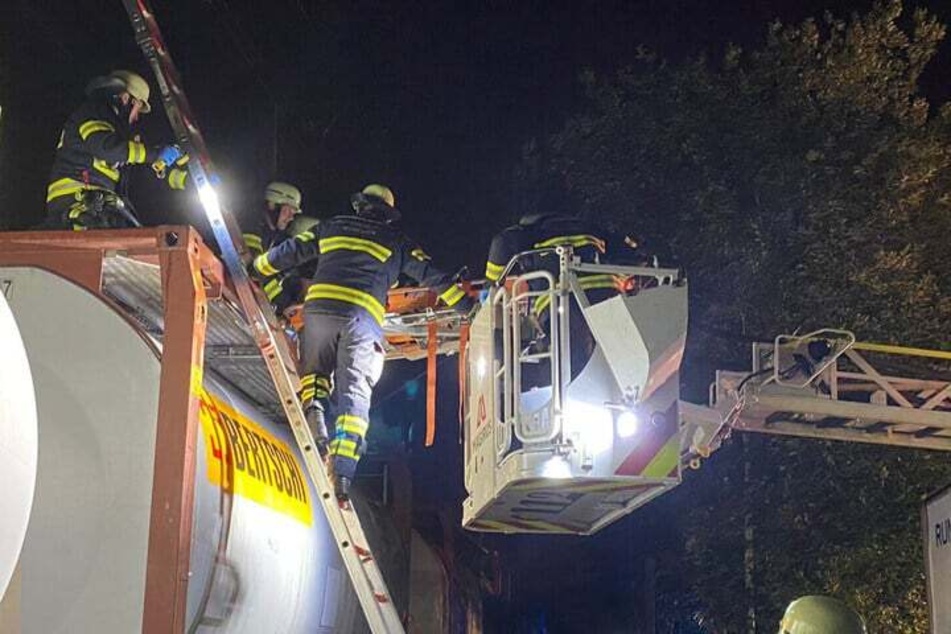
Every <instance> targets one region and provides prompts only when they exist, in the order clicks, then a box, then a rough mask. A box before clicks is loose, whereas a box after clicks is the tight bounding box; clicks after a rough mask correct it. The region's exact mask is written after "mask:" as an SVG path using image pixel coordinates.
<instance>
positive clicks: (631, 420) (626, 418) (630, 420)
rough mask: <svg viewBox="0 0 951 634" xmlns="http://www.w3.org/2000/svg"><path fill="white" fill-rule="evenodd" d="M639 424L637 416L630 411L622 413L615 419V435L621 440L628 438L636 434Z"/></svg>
mask: <svg viewBox="0 0 951 634" xmlns="http://www.w3.org/2000/svg"><path fill="white" fill-rule="evenodd" d="M640 424H641V421H640V419H639V418H638V417H637V414H635V413H634V412H632V411H630V410H626V411H623V412H621V413H620V414H618V417H617V435H618V436H620V437H621V438H629V437H631V436H633V435H634V434H636V433H637V428H638V427H640Z"/></svg>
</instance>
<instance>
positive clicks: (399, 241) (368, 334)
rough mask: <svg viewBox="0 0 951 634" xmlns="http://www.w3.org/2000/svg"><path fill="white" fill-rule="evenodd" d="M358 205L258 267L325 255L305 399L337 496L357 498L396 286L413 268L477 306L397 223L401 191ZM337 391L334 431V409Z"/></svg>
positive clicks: (374, 195) (311, 306) (309, 322)
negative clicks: (330, 419)
mask: <svg viewBox="0 0 951 634" xmlns="http://www.w3.org/2000/svg"><path fill="white" fill-rule="evenodd" d="M351 204H352V207H353V211H354V214H350V215H341V216H335V217H333V218H331V219H329V220H325V221H322V222H321V223H320V224H318V225H317V226H316V228H315V229H314V230H313V231H307V232H304V233H302V234H300V235H297V236H294V237H293V238H292V239H290V240H287V241H286V242H283V243H281V244H280V245H277V246H275V247H274V248H272V249H270V250H269V251H268V252H267V253H264V254H262V255H260V256H258V257H257V258H255V260H254V269H255V271H256V272H257V274H258V275H260V276H262V277H269V276H273V275H276V274H278V273H279V272H280V271H283V270H287V269H290V268H293V267H295V266H299V265H301V264H304V263H305V262H308V261H312V260H316V262H317V268H316V272H315V274H314V277H313V282H312V284H311V285H310V287H309V288H308V289H307V295H306V298H305V302H304V331H303V334H302V339H301V393H300V397H301V405H302V406H303V408H304V412H305V414H306V416H307V422H308V424H309V426H310V428H311V432H312V433H313V435H314V441H315V442H316V443H317V447H318V450H319V451H320V453H321V455H322V456H327V455H328V453H329V455H330V457H331V458H332V463H331V465H332V468H333V473H334V490H335V492H336V495H337V498H339V499H341V500H346V499H348V498H349V489H350V483H351V481H352V480H353V477H354V473H355V472H356V468H357V461H358V460H359V459H360V455H361V454H362V453H363V451H364V450H365V445H366V440H365V438H366V432H367V427H368V425H369V413H370V396H371V393H372V391H373V386H374V385H375V384H376V382H377V379H379V377H380V373H381V372H382V370H383V360H384V351H383V328H382V325H383V317H384V314H385V311H386V309H385V306H386V296H387V291H388V290H389V288H390V287H391V286H393V284H394V283H395V282H396V281H397V279H398V277H399V276H400V274H404V275H406V276H408V277H410V278H412V279H413V280H415V281H417V282H419V283H420V284H422V285H424V286H428V287H430V288H433V289H435V290H436V292H437V293H439V294H440V295H439V297H440V299H441V300H442V301H443V302H445V303H446V304H447V305H448V306H451V307H453V308H456V309H457V310H460V311H463V312H468V311H469V310H470V309H471V307H472V303H473V302H472V300H471V299H470V298H469V297H468V296H466V295H465V293H464V292H463V290H462V289H461V288H460V287H459V286H458V285H457V284H454V283H453V281H452V279H451V278H450V276H449V275H447V274H446V273H444V272H443V271H441V270H439V269H437V268H436V267H435V266H433V265H432V263H431V262H430V258H429V256H427V255H426V253H425V252H424V251H423V250H422V249H421V248H419V246H417V244H416V243H415V242H412V241H410V240H409V238H407V237H406V235H404V234H403V232H402V231H400V230H399V229H398V228H397V227H396V226H395V223H396V221H397V220H398V219H399V217H400V214H399V211H397V209H396V208H395V206H394V204H395V200H394V197H393V192H391V191H390V190H389V188H387V187H384V186H382V185H368V186H367V187H365V188H364V189H363V191H362V192H359V193H357V194H354V195H353V196H352V198H351ZM332 392H333V393H335V394H336V402H337V417H336V421H335V429H334V434H333V439H332V440H331V437H330V434H329V433H328V430H327V424H326V420H325V413H326V411H327V408H328V404H329V400H330V395H331V393H332Z"/></svg>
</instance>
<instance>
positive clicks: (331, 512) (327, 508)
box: [123, 0, 403, 633]
mask: <svg viewBox="0 0 951 634" xmlns="http://www.w3.org/2000/svg"><path fill="white" fill-rule="evenodd" d="M123 4H124V5H125V8H126V11H127V12H128V14H129V19H130V21H131V23H132V28H133V30H134V32H135V38H136V42H137V43H138V44H139V46H140V48H141V49H142V52H143V53H144V55H145V57H146V59H147V60H148V62H149V65H150V66H151V67H152V70H153V72H154V74H155V79H156V81H157V82H158V86H159V90H160V92H161V95H162V103H163V105H164V107H165V111H166V113H167V114H168V119H169V123H170V124H171V126H172V130H173V131H174V133H175V136H176V139H177V141H178V142H179V143H180V144H181V145H182V146H183V147H184V148H185V149H186V151H187V152H188V153H189V155H190V156H191V158H192V160H191V161H189V163H188V169H189V175H190V176H191V178H192V181H193V182H194V184H195V187H196V188H197V190H198V196H199V198H200V199H201V203H202V206H203V208H204V211H205V214H206V216H207V218H208V221H209V223H210V225H211V229H212V231H213V232H214V236H215V239H216V241H217V243H218V245H219V248H220V250H221V257H222V259H223V260H224V263H225V266H226V267H227V269H228V272H229V274H230V276H231V280H232V283H233V285H234V290H235V292H236V295H237V297H238V300H239V302H240V304H241V307H242V309H243V311H244V315H245V318H246V319H247V321H248V324H249V326H250V327H251V330H252V332H253V334H254V338H255V342H256V344H257V346H258V348H259V349H260V351H261V355H262V357H263V358H264V361H265V363H266V364H267V368H268V371H269V373H270V375H271V377H272V379H273V382H274V387H275V389H276V391H277V393H278V395H279V397H280V400H281V403H282V405H283V408H284V412H285V414H286V416H287V420H288V422H289V423H290V426H291V429H292V431H293V433H294V438H295V439H296V441H297V443H298V445H299V446H300V449H301V454H302V456H303V458H304V462H305V464H306V465H307V470H308V473H309V474H310V477H311V479H312V481H313V483H314V487H315V489H316V490H317V493H318V497H319V498H320V502H321V507H322V508H323V511H324V514H325V515H326V517H327V521H328V523H329V525H330V528H331V532H332V533H333V535H334V538H335V541H336V543H337V548H338V550H339V552H340V556H341V558H342V559H343V562H344V564H345V566H346V569H347V572H348V573H349V576H350V579H351V581H352V582H353V585H354V589H355V591H356V594H357V597H358V598H359V600H360V604H361V607H362V608H363V612H364V614H365V615H366V619H367V622H368V624H369V626H370V629H371V630H372V631H373V632H374V633H394V632H403V625H402V623H401V621H400V618H399V615H398V613H397V611H396V608H395V606H394V605H393V602H392V600H391V598H390V594H389V591H388V590H387V587H386V583H385V582H384V580H383V575H382V573H381V572H380V569H379V567H378V565H377V563H376V559H375V558H374V557H373V554H372V553H371V551H370V548H369V545H368V543H367V539H366V536H365V535H364V532H363V528H362V527H361V525H360V520H359V518H358V517H357V515H356V512H355V511H354V509H353V507H352V506H351V505H350V504H341V503H338V501H337V499H336V497H335V496H334V494H333V487H332V485H331V482H330V479H329V477H328V474H327V472H326V469H325V466H324V463H323V462H322V460H321V459H320V458H319V456H318V453H317V452H316V451H315V450H314V449H315V444H314V441H313V437H312V436H311V433H310V429H309V428H308V426H307V424H306V420H305V418H304V413H303V411H302V409H301V406H300V402H299V401H298V399H297V395H296V392H297V388H298V385H299V380H298V377H297V375H296V370H295V364H294V361H293V358H292V357H291V354H290V350H289V348H288V347H287V345H286V343H285V341H284V339H283V338H282V336H281V334H280V327H279V326H278V324H277V320H276V318H275V316H274V315H273V313H272V311H271V308H270V305H269V304H268V303H267V301H266V299H265V298H264V296H263V294H262V293H261V292H260V290H258V289H257V288H256V287H255V285H253V284H252V283H251V280H250V278H249V277H248V273H247V271H246V269H245V262H246V260H247V257H248V251H247V247H246V246H245V244H244V241H243V239H242V238H241V231H240V228H239V226H238V224H237V222H236V221H235V219H234V216H233V215H232V214H231V213H230V212H229V211H228V210H227V209H225V208H224V206H223V205H222V203H221V201H220V200H219V199H218V196H217V194H216V192H215V185H216V184H217V183H218V178H217V176H216V174H215V170H214V166H213V164H212V161H211V157H210V155H209V153H208V149H207V147H206V146H205V142H204V138H203V137H202V134H201V131H200V130H199V128H198V123H197V120H196V119H195V117H194V115H193V113H192V110H191V107H190V105H189V103H188V99H187V98H186V96H185V92H184V89H183V87H182V83H181V80H180V77H179V75H178V71H177V70H176V68H175V65H174V64H173V62H172V58H171V55H170V54H169V51H168V49H167V48H166V46H165V42H164V39H163V38H162V35H161V32H160V30H159V27H158V24H157V22H156V20H155V15H154V13H153V11H152V9H151V7H150V5H149V3H148V2H147V1H146V0H123ZM314 599H315V600H316V599H317V598H316V597H315V598H314Z"/></svg>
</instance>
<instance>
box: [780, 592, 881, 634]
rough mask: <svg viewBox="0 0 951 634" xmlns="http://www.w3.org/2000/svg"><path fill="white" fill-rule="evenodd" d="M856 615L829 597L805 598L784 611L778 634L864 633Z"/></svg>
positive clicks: (861, 622) (860, 620)
mask: <svg viewBox="0 0 951 634" xmlns="http://www.w3.org/2000/svg"><path fill="white" fill-rule="evenodd" d="M866 632H867V630H866V629H865V621H863V620H862V617H861V616H859V614H858V612H856V611H855V610H853V609H852V608H850V607H849V606H847V605H846V604H844V603H842V602H841V601H838V600H836V599H833V598H832V597H823V596H808V597H801V598H799V599H796V600H795V601H793V602H792V603H790V604H789V607H787V608H786V613H785V614H784V615H783V620H782V622H781V623H780V626H779V634H866Z"/></svg>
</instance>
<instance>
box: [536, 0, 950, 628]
mask: <svg viewBox="0 0 951 634" xmlns="http://www.w3.org/2000/svg"><path fill="white" fill-rule="evenodd" d="M944 34H945V28H944V26H943V25H942V24H939V23H938V22H937V21H936V19H935V18H934V17H933V16H931V15H930V14H929V13H927V12H925V11H916V12H914V13H913V14H911V15H907V14H905V13H904V12H903V7H902V4H901V2H900V1H898V0H893V1H890V2H884V3H881V4H878V5H876V6H875V7H874V8H873V9H872V10H871V11H870V12H869V13H868V14H865V15H853V16H852V17H851V18H850V19H849V20H840V19H837V18H834V17H832V16H830V15H826V16H825V17H824V18H823V19H820V20H807V21H806V22H804V23H802V24H799V25H795V26H790V25H783V24H779V23H775V24H772V25H771V26H770V27H769V29H768V32H767V37H766V41H765V43H764V44H763V45H762V46H760V47H759V48H756V49H754V50H749V51H742V50H739V49H738V48H735V47H732V48H729V49H728V50H727V51H726V53H725V54H724V56H723V58H722V59H720V60H717V61H716V62H714V61H711V60H708V59H696V60H693V61H691V62H689V63H683V64H670V63H667V62H665V61H664V60H661V59H657V58H654V57H653V56H651V55H650V54H648V53H646V52H645V53H644V54H643V55H642V56H641V59H639V60H638V62H637V63H636V64H635V65H633V66H631V67H628V68H626V69H624V70H622V71H621V72H619V73H617V74H616V75H615V76H612V77H599V76H595V75H594V74H591V73H589V74H586V75H585V76H584V77H583V81H584V83H585V85H586V87H587V89H588V94H589V97H590V102H589V107H588V108H587V110H586V111H585V112H584V113H582V114H580V115H578V116H576V117H574V118H572V119H571V120H570V121H569V122H568V123H567V124H566V126H565V127H564V129H563V130H562V131H561V132H560V133H558V134H556V135H555V136H554V137H552V138H550V139H547V140H546V141H545V142H543V143H537V144H533V145H531V146H529V147H528V148H527V149H526V157H525V160H524V161H523V165H522V170H521V179H522V182H523V183H524V187H523V192H524V194H523V195H524V197H525V200H526V205H527V206H532V205H533V204H534V203H537V201H538V198H539V196H540V193H541V192H550V191H552V190H557V191H562V192H564V193H565V195H566V197H567V198H568V199H569V200H571V201H572V202H573V204H574V205H575V209H576V210H578V211H579V213H582V214H586V215H590V216H594V217H597V218H599V219H600V220H602V221H603V222H606V223H608V224H611V225H614V226H615V227H623V228H627V229H631V230H634V231H637V232H638V233H640V234H643V235H645V236H648V239H649V242H650V243H652V244H653V245H654V246H655V248H657V249H658V250H659V251H661V253H662V254H666V256H667V258H668V259H672V260H675V261H677V262H679V263H680V264H682V265H684V266H685V268H686V269H687V271H688V276H689V278H690V282H691V325H690V332H689V339H688V357H687V360H686V363H685V377H686V386H685V387H686V390H685V392H686V396H687V397H688V398H693V399H695V400H701V399H703V398H704V395H705V392H706V384H707V383H709V381H710V380H711V379H712V372H711V370H712V369H713V368H714V367H720V368H729V367H734V368H736V369H743V368H745V367H747V365H746V364H747V359H748V354H749V348H748V343H749V341H750V340H757V339H758V340H771V339H772V337H773V336H775V335H776V334H779V333H782V332H787V333H788V332H793V331H796V330H797V329H798V330H800V331H802V332H808V331H809V330H811V329H815V328H821V327H838V328H847V329H850V330H852V331H854V332H855V333H856V335H857V336H858V337H859V338H860V339H863V340H872V341H882V342H891V343H899V344H903V345H920V346H925V347H934V348H942V347H943V348H945V349H947V348H948V343H947V332H948V327H949V325H951V263H949V259H948V258H947V252H948V247H947V244H948V242H947V236H948V235H949V231H951V143H949V140H951V135H949V132H951V106H947V105H945V106H942V107H937V106H934V105H932V104H929V103H928V102H927V101H926V100H925V99H924V98H923V97H922V96H921V95H920V93H919V90H918V80H919V77H920V75H921V72H922V70H923V69H924V67H925V66H926V64H927V63H928V61H929V60H931V59H932V57H933V56H934V54H935V52H936V50H937V47H938V45H939V43H940V42H941V41H942V39H943V37H944ZM920 370H921V371H925V372H928V373H934V372H937V371H939V369H936V368H921V369H920ZM744 444H745V445H746V446H745V449H744V448H743V447H742V446H741V445H744ZM948 462H949V461H948V460H947V456H943V455H934V454H928V453H925V452H916V451H911V450H896V449H889V448H882V447H874V446H852V445H847V444H841V443H840V444H836V443H821V442H815V441H797V440H778V439H764V438H751V439H749V440H747V441H746V442H745V443H740V442H733V443H731V444H729V445H728V446H727V447H726V448H724V449H723V450H721V452H720V453H719V454H718V455H716V456H714V458H713V459H711V460H710V461H709V462H708V463H707V464H706V465H705V466H704V468H703V469H701V471H699V472H697V473H696V474H693V475H692V476H691V477H688V478H687V483H686V485H685V487H684V488H685V491H682V492H680V493H679V494H678V495H680V496H681V502H682V505H683V506H684V507H687V506H689V507H690V508H691V511H690V512H689V513H687V514H686V515H685V516H683V517H682V530H683V534H684V539H685V542H686V546H687V552H688V553H689V556H690V558H691V561H692V563H693V564H694V565H693V575H692V583H693V584H694V587H695V590H696V592H697V594H698V595H699V596H700V597H701V598H702V599H703V601H704V602H705V604H706V605H707V607H708V610H709V613H710V614H711V616H712V617H713V621H714V623H715V624H716V626H717V628H718V629H717V631H729V632H734V631H747V630H748V629H750V626H749V623H748V621H749V608H751V607H752V608H753V609H754V613H755V614H756V616H757V621H758V624H759V627H758V628H757V629H758V630H759V631H774V629H775V625H776V623H777V622H778V619H779V615H780V614H781V610H782V608H783V607H784V606H785V604H786V603H787V602H788V601H789V600H790V599H792V598H794V597H795V596H798V595H802V594H805V593H809V592H823V593H830V594H834V595H838V596H840V597H842V598H843V599H845V600H846V601H848V602H849V603H851V604H853V605H854V606H855V607H857V608H858V609H859V610H860V611H862V612H863V613H864V615H865V616H866V618H867V620H868V621H869V624H870V627H871V631H873V632H890V633H902V632H921V631H924V629H925V627H926V625H925V623H926V615H925V611H924V600H923V596H924V572H923V563H922V556H921V551H920V548H921V547H920V532H919V531H920V526H919V517H918V509H919V504H920V495H921V494H922V493H925V492H926V491H928V490H930V489H933V488H935V487H936V486H938V485H939V484H942V483H943V482H947V480H948V479H949V478H951V465H949V464H948ZM747 464H748V472H746V473H744V470H745V469H746V468H747V466H746V465H747ZM750 544H752V548H753V549H752V551H751V552H752V553H753V559H752V561H750V562H748V563H749V564H750V565H751V567H750V568H749V570H750V571H751V572H752V582H753V583H752V592H750V590H749V588H747V585H746V584H745V581H744V575H745V572H746V571H747V565H745V564H744V554H745V552H747V550H748V547H749V546H750Z"/></svg>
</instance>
